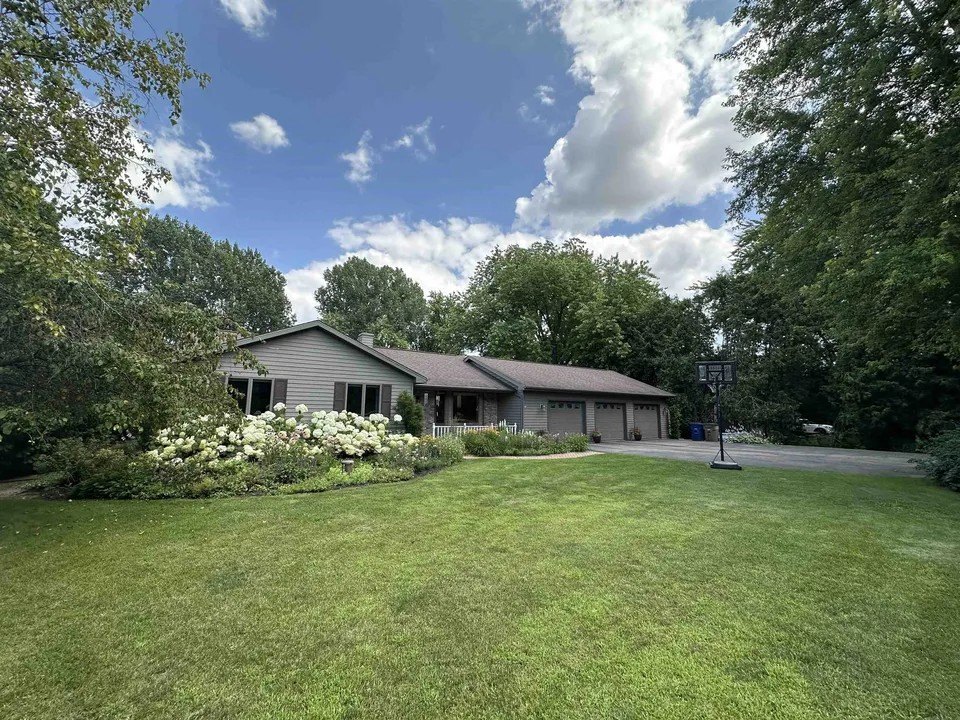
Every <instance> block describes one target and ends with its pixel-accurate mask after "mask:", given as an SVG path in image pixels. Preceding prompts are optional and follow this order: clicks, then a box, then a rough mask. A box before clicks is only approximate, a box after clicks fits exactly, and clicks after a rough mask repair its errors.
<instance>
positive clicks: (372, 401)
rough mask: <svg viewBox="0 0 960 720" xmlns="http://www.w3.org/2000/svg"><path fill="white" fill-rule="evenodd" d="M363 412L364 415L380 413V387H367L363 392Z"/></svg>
mask: <svg viewBox="0 0 960 720" xmlns="http://www.w3.org/2000/svg"><path fill="white" fill-rule="evenodd" d="M363 410H364V413H363V414H364V415H369V414H370V413H375V412H380V386H379V385H367V388H366V390H364V391H363Z"/></svg>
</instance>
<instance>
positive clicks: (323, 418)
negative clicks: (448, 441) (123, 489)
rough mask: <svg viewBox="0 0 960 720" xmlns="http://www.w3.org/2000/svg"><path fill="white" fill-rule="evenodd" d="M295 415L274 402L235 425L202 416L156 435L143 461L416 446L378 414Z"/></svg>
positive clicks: (351, 454)
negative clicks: (153, 443)
mask: <svg viewBox="0 0 960 720" xmlns="http://www.w3.org/2000/svg"><path fill="white" fill-rule="evenodd" d="M294 412H295V413H296V415H295V416H294V417H287V416H286V406H285V405H284V404H283V403H277V404H276V405H274V407H273V410H272V411H269V410H268V411H267V412H265V413H262V414H260V415H247V416H246V417H243V418H242V419H240V421H239V422H238V419H237V417H236V416H234V415H229V414H225V415H223V416H222V417H218V418H214V417H212V416H210V415H202V416H199V417H197V418H194V419H191V420H188V421H187V422H184V423H181V424H180V425H178V426H176V427H171V428H165V429H164V430H161V431H160V432H159V434H158V435H157V437H156V442H155V445H156V447H155V448H154V449H153V450H150V451H149V452H148V453H147V456H148V457H149V458H151V459H152V460H153V461H154V462H156V463H158V464H167V465H179V464H181V463H191V464H197V465H202V466H206V467H209V468H211V469H215V468H217V467H221V466H229V465H231V464H239V463H246V462H255V461H257V460H259V459H260V458H262V457H263V456H264V453H266V452H268V451H270V450H279V451H284V450H291V449H296V450H297V451H298V452H302V453H304V454H306V455H320V454H323V453H326V454H329V455H331V456H333V457H340V458H361V457H365V456H368V455H374V454H378V453H384V452H387V451H388V450H390V449H392V448H397V447H402V446H412V445H415V444H416V443H417V438H416V437H414V436H413V435H409V434H404V435H399V434H391V433H389V432H388V431H387V424H388V422H389V419H388V418H386V417H385V416H383V415H380V414H378V413H373V414H371V415H369V416H368V417H363V416H361V415H357V414H356V413H351V412H346V411H341V412H337V411H328V412H324V411H319V412H314V413H309V408H308V407H307V406H306V405H297V406H296V408H294ZM308 413H309V414H308ZM397 417H399V416H397ZM398 422H399V421H398Z"/></svg>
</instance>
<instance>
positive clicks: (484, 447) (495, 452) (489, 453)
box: [460, 428, 587, 457]
mask: <svg viewBox="0 0 960 720" xmlns="http://www.w3.org/2000/svg"><path fill="white" fill-rule="evenodd" d="M460 437H461V438H462V439H463V446H464V449H465V450H466V452H467V454H468V455H476V456H478V457H496V456H507V455H555V454H558V453H568V452H584V451H585V450H586V449H587V436H586V435H566V436H564V437H561V436H559V435H544V434H537V433H533V432H520V433H509V432H506V431H505V430H494V429H492V428H491V429H490V430H478V431H474V432H465V433H464V434H463V435H461V436H460Z"/></svg>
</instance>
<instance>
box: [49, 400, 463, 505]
mask: <svg viewBox="0 0 960 720" xmlns="http://www.w3.org/2000/svg"><path fill="white" fill-rule="evenodd" d="M400 421H401V418H400V416H399V415H398V416H395V417H394V422H397V423H399V422H400ZM388 424H389V420H388V418H386V417H385V416H383V415H379V414H372V415H370V416H368V417H362V416H359V415H356V414H354V413H348V412H333V411H330V412H323V411H320V412H314V413H309V409H308V408H307V407H306V406H305V405H298V406H297V407H296V408H295V415H294V416H293V417H287V416H286V407H285V406H284V405H283V404H282V403H280V404H277V405H276V406H274V408H273V410H272V411H269V412H265V413H263V414H261V415H258V416H253V415H247V416H239V415H229V414H227V415H222V416H217V417H214V416H211V415H203V416H199V417H197V418H193V419H190V420H187V421H186V422H183V423H181V424H180V425H178V426H176V427H171V428H166V429H164V430H161V431H160V432H159V433H158V434H157V437H156V438H155V440H154V442H153V443H152V444H153V445H154V447H153V448H151V449H149V450H147V451H146V452H142V451H138V450H136V449H135V448H130V447H128V446H125V445H123V444H111V445H95V446H91V445H90V444H87V443H83V442H80V441H70V442H64V443H61V444H60V445H59V446H58V448H57V450H56V451H55V452H54V453H52V454H51V455H50V456H49V457H48V458H47V469H48V470H49V471H51V472H49V473H48V474H47V476H46V485H47V487H48V490H49V491H50V492H51V493H52V494H55V495H57V496H60V497H63V496H67V497H107V498H168V497H210V496H223V495H238V494H245V493H258V494H264V493H278V492H283V493H289V492H318V491H321V490H327V489H331V488H335V487H341V486H345V485H363V484H371V483H383V482H396V481H399V480H409V479H410V478H412V477H413V476H414V475H415V474H416V473H418V472H424V471H426V470H432V469H436V468H439V467H445V466H447V465H451V464H453V463H455V462H458V461H459V460H462V459H463V454H464V449H463V444H462V443H461V442H460V440H459V439H457V438H440V439H436V438H417V437H414V436H413V435H410V434H406V433H405V434H397V433H391V432H389V429H388ZM346 460H349V461H352V462H350V463H344V461H346Z"/></svg>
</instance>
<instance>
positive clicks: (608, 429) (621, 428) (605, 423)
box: [594, 402, 627, 440]
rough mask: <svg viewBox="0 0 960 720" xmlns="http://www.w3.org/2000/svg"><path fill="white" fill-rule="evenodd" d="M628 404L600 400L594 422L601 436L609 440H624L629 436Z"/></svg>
mask: <svg viewBox="0 0 960 720" xmlns="http://www.w3.org/2000/svg"><path fill="white" fill-rule="evenodd" d="M625 410H626V405H625V404H624V403H607V402H598V403H597V404H596V415H595V417H594V424H595V425H596V427H597V430H598V431H599V432H600V435H601V437H603V438H604V439H607V440H623V439H625V438H626V437H627V419H626V412H625Z"/></svg>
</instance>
